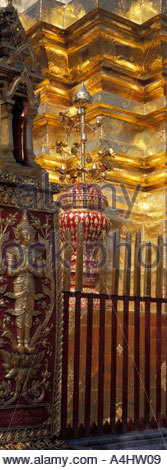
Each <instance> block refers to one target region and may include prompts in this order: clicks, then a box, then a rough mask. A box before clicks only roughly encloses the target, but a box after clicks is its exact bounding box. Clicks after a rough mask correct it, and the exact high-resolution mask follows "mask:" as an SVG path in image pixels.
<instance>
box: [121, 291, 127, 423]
mask: <svg viewBox="0 0 167 470" xmlns="http://www.w3.org/2000/svg"><path fill="white" fill-rule="evenodd" d="M123 309H124V310H123V370H122V424H123V432H126V431H127V418H128V320H129V318H128V317H129V315H128V314H129V299H128V297H125V299H124V307H123Z"/></svg>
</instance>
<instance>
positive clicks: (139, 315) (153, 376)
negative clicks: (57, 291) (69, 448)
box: [61, 292, 167, 437]
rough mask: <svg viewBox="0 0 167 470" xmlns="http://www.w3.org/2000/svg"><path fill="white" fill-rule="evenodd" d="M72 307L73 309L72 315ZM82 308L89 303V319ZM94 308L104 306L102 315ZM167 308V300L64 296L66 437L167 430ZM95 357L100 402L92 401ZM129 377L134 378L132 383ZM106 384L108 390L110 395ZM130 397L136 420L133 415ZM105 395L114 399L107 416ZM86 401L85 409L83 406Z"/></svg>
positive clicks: (81, 295)
mask: <svg viewBox="0 0 167 470" xmlns="http://www.w3.org/2000/svg"><path fill="white" fill-rule="evenodd" d="M71 301H72V302H73V306H72V308H71V309H70V302H71ZM82 302H85V307H84V308H85V313H84V315H82ZM94 302H99V310H98V313H96V310H97V308H95V307H94ZM108 302H109V303H108ZM107 303H108V306H107V307H106V305H107ZM120 304H121V307H120ZM165 304H167V300H165V299H161V298H150V297H132V296H131V297H130V296H120V295H111V296H108V295H105V294H94V293H83V292H75V293H73V292H65V293H64V337H63V364H62V417H61V419H62V435H63V437H66V436H74V437H77V436H78V435H80V436H82V435H90V434H91V433H92V434H93V433H103V432H118V431H121V432H122V431H123V432H125V431H127V430H133V429H139V428H140V429H143V428H148V427H157V426H158V425H159V424H160V425H164V426H166V423H167V421H166V418H167V394H166V390H167V387H166V382H167V379H166V376H167V374H166V343H167V341H166V338H167V325H166V318H167V316H166V313H165V312H166V308H165V307H166V305H165ZM162 309H163V312H162ZM118 311H119V312H121V314H119V313H118ZM70 312H73V313H72V315H74V317H73V318H72V320H70V315H71V313H70ZM74 312H75V314H74ZM106 312H107V315H106ZM129 315H131V319H132V323H131V325H132V326H130V324H129ZM106 316H107V319H106ZM83 318H84V320H83ZM118 321H119V325H118ZM95 323H96V328H97V329H96V330H95V331H98V341H96V340H97V338H95V340H94V341H96V347H95V348H94V349H93V348H92V341H93V332H94V324H95ZM70 324H71V325H72V326H70ZM118 327H119V331H120V332H121V333H120V334H121V335H122V340H120V341H122V342H121V344H122V346H121V345H119V348H118V345H117V330H118ZM70 329H71V330H70ZM70 331H71V333H70ZM82 331H84V340H83V342H82V346H81V336H82V335H83V333H82ZM151 331H152V334H151ZM70 335H71V336H70ZM95 335H96V334H95ZM70 338H71V339H70ZM108 340H109V344H110V352H107V354H106V350H105V348H106V342H108ZM132 343H133V347H132V346H131V344H132ZM69 347H70V351H69ZM82 349H84V350H85V359H84V367H83V364H82V369H81V368H80V366H81V364H80V360H81V355H82ZM162 349H163V351H162ZM118 351H120V354H121V358H122V359H121V361H122V362H121V369H120V366H119V365H118V362H119V361H120V356H119V357H118ZM162 353H163V354H162ZM152 354H153V356H152ZM71 355H72V356H73V359H72V361H73V362H72V364H73V366H72V372H71V370H70V371H69V361H70V357H71ZM95 355H97V367H96V375H97V380H96V392H97V393H96V398H94V396H92V373H93V367H94V366H93V365H92V361H93V360H95V357H94V356H95ZM106 358H107V361H108V362H107V369H106V366H105V361H106ZM162 364H163V368H162ZM130 368H131V370H130V371H129V369H130ZM132 369H133V370H132ZM153 369H154V370H153ZM120 370H121V372H120ZM162 371H163V376H162ZM129 373H131V375H132V376H133V378H132V379H131V383H130V381H129ZM71 374H72V375H71ZM120 374H121V378H120V384H119V393H121V396H122V397H121V406H119V409H121V416H117V414H116V407H117V388H118V381H117V377H118V375H120ZM106 380H107V389H106V391H105V383H106ZM162 380H163V383H162ZM152 382H153V383H152ZM130 388H131V390H130ZM132 389H133V390H132ZM120 390H121V391H120ZM130 393H131V416H129V414H128V406H129V405H128V399H129V394H130ZM105 394H107V395H106V396H107V397H109V398H108V404H107V406H108V408H107V409H108V411H105V412H104V407H105V409H106V406H105ZM141 394H142V398H141ZM80 399H81V401H82V406H80ZM92 406H93V411H92ZM83 408H84V409H83ZM132 408H133V412H132ZM132 414H133V416H132ZM81 415H82V416H81Z"/></svg>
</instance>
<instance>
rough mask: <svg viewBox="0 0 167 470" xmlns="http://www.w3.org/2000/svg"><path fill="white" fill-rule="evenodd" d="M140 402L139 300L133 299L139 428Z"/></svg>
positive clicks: (135, 421) (135, 400)
mask: <svg viewBox="0 0 167 470" xmlns="http://www.w3.org/2000/svg"><path fill="white" fill-rule="evenodd" d="M139 402H140V298H136V299H135V312H134V424H135V429H138V428H139Z"/></svg>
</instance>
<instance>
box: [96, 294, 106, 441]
mask: <svg viewBox="0 0 167 470" xmlns="http://www.w3.org/2000/svg"><path fill="white" fill-rule="evenodd" d="M104 348H105V296H104V295H103V294H101V295H100V318H99V366H98V367H99V368H98V431H99V433H102V432H103V414H104Z"/></svg>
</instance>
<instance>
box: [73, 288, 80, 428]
mask: <svg viewBox="0 0 167 470" xmlns="http://www.w3.org/2000/svg"><path fill="white" fill-rule="evenodd" d="M80 320H81V293H80V292H77V293H76V304H75V337H74V390H73V431H74V437H77V436H78V419H79V363H80Z"/></svg>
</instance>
